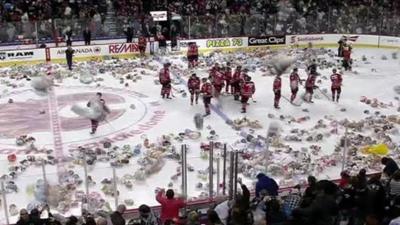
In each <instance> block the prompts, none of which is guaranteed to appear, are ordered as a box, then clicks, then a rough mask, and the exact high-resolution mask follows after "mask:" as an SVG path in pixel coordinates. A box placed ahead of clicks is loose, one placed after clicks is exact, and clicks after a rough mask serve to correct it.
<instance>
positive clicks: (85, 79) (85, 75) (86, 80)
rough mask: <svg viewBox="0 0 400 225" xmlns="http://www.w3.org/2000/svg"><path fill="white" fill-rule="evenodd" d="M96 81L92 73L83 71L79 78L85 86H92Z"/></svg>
mask: <svg viewBox="0 0 400 225" xmlns="http://www.w3.org/2000/svg"><path fill="white" fill-rule="evenodd" d="M93 80H94V78H93V75H92V74H90V71H83V72H82V73H81V74H80V76H79V81H80V82H81V83H83V84H90V83H92V82H93Z"/></svg>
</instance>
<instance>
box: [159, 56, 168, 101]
mask: <svg viewBox="0 0 400 225" xmlns="http://www.w3.org/2000/svg"><path fill="white" fill-rule="evenodd" d="M170 65H171V64H169V63H164V68H162V69H161V71H160V74H159V79H160V84H161V86H162V87H161V96H162V98H168V99H171V98H170V97H169V95H170V94H171V77H170V74H169V66H170Z"/></svg>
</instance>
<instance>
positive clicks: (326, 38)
mask: <svg viewBox="0 0 400 225" xmlns="http://www.w3.org/2000/svg"><path fill="white" fill-rule="evenodd" d="M343 36H346V37H347V38H348V39H349V40H350V42H351V43H352V44H353V45H354V46H358V47H378V48H398V47H400V37H392V36H377V35H356V34H346V35H343V34H310V35H271V36H265V37H227V38H210V39H194V40H180V41H179V42H178V47H177V48H176V49H174V50H172V51H171V47H170V44H171V43H170V42H168V43H167V44H168V47H167V51H168V52H176V53H181V52H186V50H187V46H188V43H190V42H196V44H197V46H199V51H200V52H202V53H207V52H211V51H215V50H222V51H235V50H248V49H250V50H251V49H253V48H260V47H271V48H275V47H286V46H294V47H296V46H297V47H305V46H307V45H308V44H309V43H312V44H313V46H318V47H337V42H338V41H339V40H340V39H341V38H342V37H343ZM94 43H99V44H95V45H90V46H81V45H77V46H73V49H74V50H75V53H74V60H75V61H87V60H103V59H108V58H111V57H117V58H132V57H135V56H138V55H139V46H138V44H137V43H124V40H123V39H114V40H108V44H107V43H104V41H102V42H96V41H94ZM109 43H112V44H109ZM77 44H80V43H77ZM51 45H54V44H49V46H51ZM25 47H32V46H14V49H16V50H3V51H1V50H0V66H16V65H20V64H25V65H26V64H36V63H44V62H46V61H52V62H65V49H66V47H65V46H63V47H48V48H41V49H24V48H25ZM12 48H13V47H12V46H9V47H7V49H12ZM158 50H159V47H158V43H157V42H153V41H150V42H148V43H147V48H146V54H150V53H151V52H158Z"/></svg>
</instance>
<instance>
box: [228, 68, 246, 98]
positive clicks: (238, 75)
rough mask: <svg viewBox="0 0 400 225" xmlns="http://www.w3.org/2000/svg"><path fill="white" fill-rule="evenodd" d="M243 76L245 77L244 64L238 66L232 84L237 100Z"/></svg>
mask: <svg viewBox="0 0 400 225" xmlns="http://www.w3.org/2000/svg"><path fill="white" fill-rule="evenodd" d="M242 77H243V75H242V66H237V67H236V70H235V72H234V73H233V76H232V81H231V85H232V88H233V96H234V99H235V100H236V101H238V100H239V95H240V85H241V81H242Z"/></svg>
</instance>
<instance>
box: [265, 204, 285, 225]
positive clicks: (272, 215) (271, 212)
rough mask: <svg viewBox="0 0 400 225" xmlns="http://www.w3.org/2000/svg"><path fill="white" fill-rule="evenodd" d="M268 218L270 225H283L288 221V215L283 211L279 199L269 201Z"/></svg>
mask: <svg viewBox="0 0 400 225" xmlns="http://www.w3.org/2000/svg"><path fill="white" fill-rule="evenodd" d="M266 205H267V212H266V218H267V223H268V225H283V224H284V223H285V221H286V215H285V213H284V212H283V210H282V209H281V204H280V202H279V201H278V200H277V199H274V198H273V199H269V200H268V201H267V204H266Z"/></svg>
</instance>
